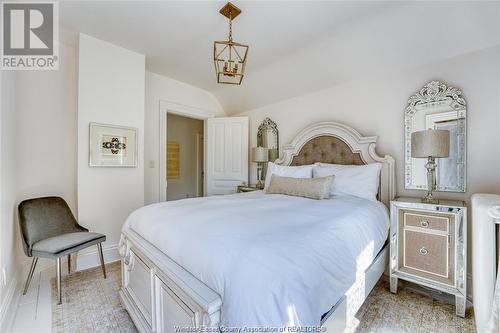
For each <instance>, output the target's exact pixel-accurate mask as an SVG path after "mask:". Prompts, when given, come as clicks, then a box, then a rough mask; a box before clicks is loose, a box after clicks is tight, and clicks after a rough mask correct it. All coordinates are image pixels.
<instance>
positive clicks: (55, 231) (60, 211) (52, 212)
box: [18, 197, 88, 256]
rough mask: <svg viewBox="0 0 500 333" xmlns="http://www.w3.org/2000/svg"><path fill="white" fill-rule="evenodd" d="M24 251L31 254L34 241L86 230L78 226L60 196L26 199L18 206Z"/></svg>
mask: <svg viewBox="0 0 500 333" xmlns="http://www.w3.org/2000/svg"><path fill="white" fill-rule="evenodd" d="M18 210H19V225H20V227H21V233H22V236H23V245H24V246H23V247H24V252H25V253H26V255H27V256H31V247H32V246H33V244H34V243H36V242H38V241H40V240H43V239H47V238H50V237H54V236H59V235H63V234H67V233H70V232H78V231H88V230H87V229H85V228H84V227H82V226H80V225H79V224H78V223H77V222H76V219H75V217H74V216H73V214H72V213H71V210H70V209H69V207H68V204H67V203H66V201H64V199H63V198H60V197H43V198H35V199H28V200H24V201H23V202H21V203H20V204H19V206H18Z"/></svg>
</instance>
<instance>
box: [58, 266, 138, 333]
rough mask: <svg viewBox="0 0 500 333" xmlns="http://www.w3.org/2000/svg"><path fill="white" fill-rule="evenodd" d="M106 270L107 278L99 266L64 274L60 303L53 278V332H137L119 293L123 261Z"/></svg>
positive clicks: (107, 267)
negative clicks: (59, 303)
mask: <svg viewBox="0 0 500 333" xmlns="http://www.w3.org/2000/svg"><path fill="white" fill-rule="evenodd" d="M106 273H107V279H104V277H103V275H102V271H101V269H100V267H99V268H94V269H89V270H85V271H80V272H75V273H72V274H71V275H69V276H64V277H63V280H62V304H61V305H57V304H56V298H57V289H56V281H55V278H54V279H52V281H51V284H52V332H54V333H55V332H57V333H62V332H64V333H66V332H75V333H76V332H78V333H80V332H81V333H84V332H102V333H104V332H106V333H107V332H110V333H115V332H116V333H118V332H137V330H136V329H135V326H134V324H133V322H132V320H131V319H130V317H129V315H128V313H127V311H126V310H125V309H124V308H123V307H122V305H121V303H120V298H119V296H118V290H119V288H120V284H121V281H120V280H121V274H120V262H116V263H112V264H109V265H106Z"/></svg>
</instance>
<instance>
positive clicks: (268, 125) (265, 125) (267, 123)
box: [257, 117, 280, 158]
mask: <svg viewBox="0 0 500 333" xmlns="http://www.w3.org/2000/svg"><path fill="white" fill-rule="evenodd" d="M268 129H270V130H271V131H272V133H273V134H274V135H276V149H277V150H278V154H277V155H278V157H277V158H279V157H280V136H279V131H278V125H276V123H275V122H274V121H272V120H271V119H270V118H268V117H266V118H265V119H264V120H263V121H262V123H261V124H260V125H259V129H258V130H257V146H260V145H259V141H260V140H262V136H263V135H264V131H266V130H268ZM266 148H269V147H266Z"/></svg>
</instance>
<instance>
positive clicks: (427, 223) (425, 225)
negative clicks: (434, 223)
mask: <svg viewBox="0 0 500 333" xmlns="http://www.w3.org/2000/svg"><path fill="white" fill-rule="evenodd" d="M420 226H421V227H423V228H427V227H428V226H429V221H427V220H422V221H420Z"/></svg>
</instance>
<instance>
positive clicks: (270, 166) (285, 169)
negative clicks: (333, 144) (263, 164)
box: [264, 162, 313, 190]
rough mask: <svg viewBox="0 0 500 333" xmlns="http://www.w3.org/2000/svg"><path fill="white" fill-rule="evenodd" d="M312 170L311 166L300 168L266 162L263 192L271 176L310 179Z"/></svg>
mask: <svg viewBox="0 0 500 333" xmlns="http://www.w3.org/2000/svg"><path fill="white" fill-rule="evenodd" d="M312 169H313V165H312V164H309V165H301V166H285V165H278V164H274V163H273V162H268V163H267V173H266V181H265V183H264V190H267V188H268V187H269V184H270V183H271V176H272V175H277V176H281V177H291V178H312Z"/></svg>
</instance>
